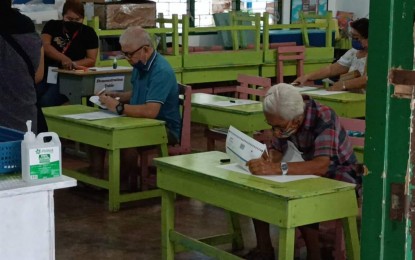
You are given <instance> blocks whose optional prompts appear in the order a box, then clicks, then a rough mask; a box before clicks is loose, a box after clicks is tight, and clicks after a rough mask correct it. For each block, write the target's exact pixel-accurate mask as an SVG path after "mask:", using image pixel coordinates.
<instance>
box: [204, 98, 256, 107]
mask: <svg viewBox="0 0 415 260" xmlns="http://www.w3.org/2000/svg"><path fill="white" fill-rule="evenodd" d="M256 103H260V102H259V101H255V100H249V99H232V102H231V100H222V101H216V102H211V103H209V105H212V106H218V107H232V106H240V105H249V104H256Z"/></svg>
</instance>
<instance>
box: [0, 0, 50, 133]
mask: <svg viewBox="0 0 415 260" xmlns="http://www.w3.org/2000/svg"><path fill="white" fill-rule="evenodd" d="M11 6H12V4H11V0H1V1H0V91H1V95H0V126H5V127H9V128H13V129H17V130H20V131H26V129H27V128H26V121H27V120H32V129H33V132H35V133H36V132H37V123H38V122H37V115H38V110H37V107H36V91H35V83H37V82H39V81H41V79H42V76H43V49H42V42H41V40H40V37H39V35H38V34H37V33H36V31H35V25H34V24H33V22H32V20H31V19H30V18H29V17H27V16H25V15H22V14H21V13H20V12H19V11H18V10H17V9H13V8H12V7H11ZM42 115H43V114H42Z"/></svg>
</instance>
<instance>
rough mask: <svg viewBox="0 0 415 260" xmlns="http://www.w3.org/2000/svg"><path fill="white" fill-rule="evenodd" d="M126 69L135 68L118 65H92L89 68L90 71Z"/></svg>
mask: <svg viewBox="0 0 415 260" xmlns="http://www.w3.org/2000/svg"><path fill="white" fill-rule="evenodd" d="M126 69H130V70H133V68H131V67H127V66H117V68H116V69H114V68H112V67H91V68H89V70H90V71H117V70H126Z"/></svg>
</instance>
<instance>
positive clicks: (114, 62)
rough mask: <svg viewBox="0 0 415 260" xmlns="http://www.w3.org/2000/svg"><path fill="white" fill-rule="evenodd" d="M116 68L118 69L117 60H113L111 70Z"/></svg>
mask: <svg viewBox="0 0 415 260" xmlns="http://www.w3.org/2000/svg"><path fill="white" fill-rule="evenodd" d="M117 67H118V64H117V58H114V60H113V61H112V68H113V69H116V68H117Z"/></svg>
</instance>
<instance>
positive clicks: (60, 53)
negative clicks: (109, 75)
mask: <svg viewBox="0 0 415 260" xmlns="http://www.w3.org/2000/svg"><path fill="white" fill-rule="evenodd" d="M84 17H85V11H84V5H83V3H82V2H81V1H80V0H66V2H65V4H64V5H63V9H62V18H63V19H62V20H51V21H48V22H47V23H46V24H45V26H44V27H43V30H42V34H41V38H42V44H43V46H44V49H45V73H44V77H43V81H42V83H41V84H40V86H38V90H39V91H38V96H39V103H40V105H41V106H43V107H46V106H58V105H62V104H64V103H67V102H68V98H67V97H66V96H64V95H62V94H61V93H60V92H59V85H58V84H57V83H55V82H51V81H50V80H49V82H48V73H49V69H50V68H52V67H58V68H63V69H68V70H71V69H81V68H84V67H93V66H95V61H96V58H97V54H98V36H97V34H96V33H95V31H94V29H93V28H91V27H89V26H86V25H84V24H83V21H84Z"/></svg>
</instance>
